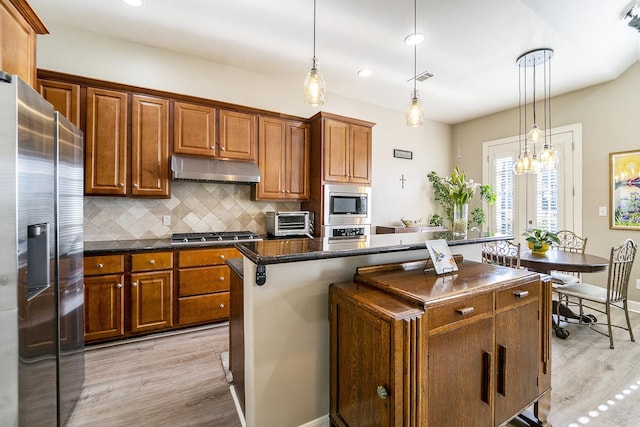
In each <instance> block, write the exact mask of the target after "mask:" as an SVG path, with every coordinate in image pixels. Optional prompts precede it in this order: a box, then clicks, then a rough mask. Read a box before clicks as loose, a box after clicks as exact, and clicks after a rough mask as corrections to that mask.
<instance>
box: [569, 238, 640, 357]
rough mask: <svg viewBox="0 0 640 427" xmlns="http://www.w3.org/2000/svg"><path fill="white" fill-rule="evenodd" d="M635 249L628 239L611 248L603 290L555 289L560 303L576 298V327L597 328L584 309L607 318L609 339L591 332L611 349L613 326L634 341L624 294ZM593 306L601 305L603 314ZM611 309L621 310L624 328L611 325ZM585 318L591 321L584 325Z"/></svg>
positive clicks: (576, 285)
mask: <svg viewBox="0 0 640 427" xmlns="http://www.w3.org/2000/svg"><path fill="white" fill-rule="evenodd" d="M637 249H638V245H636V244H635V242H634V241H633V240H631V239H627V240H625V241H624V242H622V244H620V246H617V247H615V246H614V247H612V248H611V255H610V258H609V275H608V279H607V287H606V288H603V287H601V286H596V285H590V284H588V283H570V284H568V285H564V286H559V287H558V288H556V292H557V293H558V295H559V296H560V298H561V299H562V298H563V297H564V298H567V299H568V298H577V300H578V303H577V305H578V307H579V308H580V315H579V319H580V321H579V323H581V324H585V325H589V326H593V325H596V324H598V323H597V319H595V317H594V316H591V315H588V316H584V307H587V308H590V309H591V310H594V311H597V312H599V313H604V314H606V315H607V327H608V332H609V333H608V335H607V334H606V333H604V332H602V331H599V330H597V329H593V330H594V331H596V332H598V333H601V334H603V335H606V336H608V337H609V347H610V348H613V334H612V333H611V328H612V326H615V327H617V328H621V329H626V330H628V331H629V337H630V338H631V341H635V339H634V338H633V330H632V329H631V323H630V322H629V310H628V307H627V290H628V288H629V277H630V275H631V267H632V266H633V260H634V259H635V256H636V251H637ZM584 301H588V302H590V303H591V305H587V304H584V303H583V302H584ZM593 303H597V304H602V305H604V310H603V309H602V307H601V306H598V308H595V307H593ZM611 307H617V308H620V309H622V310H624V314H625V317H626V320H627V327H626V328H625V327H624V326H619V325H612V324H611ZM556 314H558V319H559V318H560V313H559V312H558V313H556ZM585 317H586V318H591V320H592V321H591V322H584V321H583V319H585Z"/></svg>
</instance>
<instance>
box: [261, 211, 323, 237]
mask: <svg viewBox="0 0 640 427" xmlns="http://www.w3.org/2000/svg"><path fill="white" fill-rule="evenodd" d="M266 216H267V218H266V228H267V235H268V236H272V237H287V236H307V237H313V219H312V217H311V213H310V212H309V211H287V212H285V211H272V212H267V214H266Z"/></svg>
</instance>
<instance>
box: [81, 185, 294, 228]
mask: <svg viewBox="0 0 640 427" xmlns="http://www.w3.org/2000/svg"><path fill="white" fill-rule="evenodd" d="M249 191H250V186H249V185H243V184H216V183H204V182H184V181H174V182H172V183H171V198H170V199H137V198H131V197H93V196H92V197H85V198H84V240H85V241H103V240H138V239H158V238H168V237H171V234H173V233H186V232H191V231H193V232H203V231H226V230H249V231H253V232H256V233H260V234H264V233H265V213H266V212H268V211H275V210H281V211H289V210H299V209H300V203H297V202H255V201H252V200H250V199H249ZM165 215H169V216H170V217H171V225H169V226H166V225H163V223H162V217H163V216H165Z"/></svg>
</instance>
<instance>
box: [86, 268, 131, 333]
mask: <svg viewBox="0 0 640 427" xmlns="http://www.w3.org/2000/svg"><path fill="white" fill-rule="evenodd" d="M123 283H124V275H122V274H111V275H106V276H95V277H85V278H84V339H85V341H87V342H88V341H95V340H101V339H105V338H119V337H123V336H124V313H123V310H124V292H123V291H124V288H123Z"/></svg>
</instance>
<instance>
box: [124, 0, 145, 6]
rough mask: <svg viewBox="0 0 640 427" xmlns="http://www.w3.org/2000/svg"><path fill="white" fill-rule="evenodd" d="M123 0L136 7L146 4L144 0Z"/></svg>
mask: <svg viewBox="0 0 640 427" xmlns="http://www.w3.org/2000/svg"><path fill="white" fill-rule="evenodd" d="M122 1H123V2H125V3H126V4H128V5H130V6H135V7H138V6H142V5H143V4H144V0H122Z"/></svg>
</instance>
